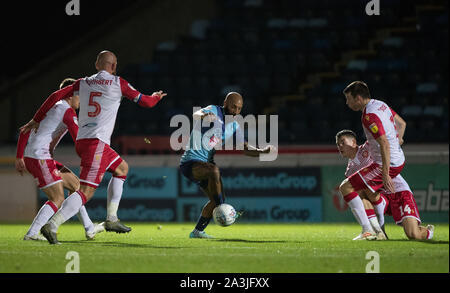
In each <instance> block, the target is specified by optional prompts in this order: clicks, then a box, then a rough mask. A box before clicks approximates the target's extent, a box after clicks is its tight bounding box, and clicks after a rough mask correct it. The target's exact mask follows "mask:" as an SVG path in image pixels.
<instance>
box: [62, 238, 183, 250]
mask: <svg viewBox="0 0 450 293" xmlns="http://www.w3.org/2000/svg"><path fill="white" fill-rule="evenodd" d="M60 242H61V244H86V245H98V246H111V247H129V248H158V249H181V248H187V247H180V246H156V245H152V244H138V243H123V242H115V241H109V242H105V241H102V242H100V241H87V240H79V241H60Z"/></svg>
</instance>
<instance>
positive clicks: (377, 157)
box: [361, 99, 405, 167]
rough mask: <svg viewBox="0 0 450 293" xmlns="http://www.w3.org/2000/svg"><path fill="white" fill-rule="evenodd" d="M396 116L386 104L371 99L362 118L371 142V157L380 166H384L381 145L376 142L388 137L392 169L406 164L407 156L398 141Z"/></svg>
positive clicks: (367, 136) (365, 131)
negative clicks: (380, 138) (379, 138)
mask: <svg viewBox="0 0 450 293" xmlns="http://www.w3.org/2000/svg"><path fill="white" fill-rule="evenodd" d="M395 115H396V113H395V112H394V111H393V110H392V109H391V108H389V106H388V105H386V103H384V102H382V101H379V100H375V99H371V100H370V101H369V103H368V104H367V106H366V107H365V109H364V111H363V114H362V117H361V120H362V124H363V129H364V133H365V134H366V138H367V140H368V142H369V147H370V155H371V157H372V159H373V160H374V162H375V163H377V164H379V165H382V159H381V151H380V145H379V144H378V142H377V141H376V140H377V138H378V137H380V136H382V135H386V138H387V140H388V142H389V148H390V160H391V167H398V166H401V165H403V164H404V162H405V155H404V154H403V150H402V148H401V147H400V143H399V141H398V133H397V129H396V126H395V120H394V116H395Z"/></svg>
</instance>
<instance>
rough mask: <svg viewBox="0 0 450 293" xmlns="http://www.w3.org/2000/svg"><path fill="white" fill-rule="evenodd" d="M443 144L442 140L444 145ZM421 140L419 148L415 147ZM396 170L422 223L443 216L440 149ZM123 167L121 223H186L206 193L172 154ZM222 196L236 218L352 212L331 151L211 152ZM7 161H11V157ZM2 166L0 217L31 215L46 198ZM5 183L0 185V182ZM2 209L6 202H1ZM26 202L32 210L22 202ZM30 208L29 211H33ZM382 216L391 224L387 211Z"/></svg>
mask: <svg viewBox="0 0 450 293" xmlns="http://www.w3.org/2000/svg"><path fill="white" fill-rule="evenodd" d="M447 147H448V146H447ZM423 149H424V148H423V146H422V150H423ZM71 152H72V150H70V149H67V152H66V153H65V154H64V151H63V152H62V153H61V152H60V153H59V154H57V155H56V158H57V159H58V160H60V161H62V162H65V163H66V164H67V165H68V166H69V167H71V169H72V170H73V171H74V172H75V174H78V172H79V169H78V167H76V166H77V164H78V158H77V157H76V156H74V155H73V154H71ZM406 155H407V161H408V163H407V164H406V166H405V169H404V170H403V172H402V175H403V176H404V177H405V179H406V180H407V181H408V183H409V184H410V187H411V189H412V191H413V192H414V195H415V198H416V202H417V205H418V208H419V212H420V216H421V218H422V220H423V221H424V222H425V223H436V222H448V221H449V219H448V178H449V177H448V176H449V174H448V171H449V165H448V151H431V152H424V151H419V148H418V149H417V150H414V148H409V151H408V152H406ZM124 159H125V160H126V161H127V162H128V163H129V165H130V172H129V174H128V178H127V180H126V182H125V185H124V195H123V197H122V202H121V205H120V209H119V217H120V218H121V219H123V220H126V221H152V222H193V221H196V220H197V218H198V216H199V214H200V211H201V208H202V207H203V205H204V204H205V203H206V197H205V196H204V195H203V194H202V193H201V192H200V190H199V189H198V187H197V186H196V185H195V184H192V183H191V182H189V181H188V180H186V179H185V178H184V177H183V176H182V175H181V174H180V172H179V170H178V163H179V159H180V156H179V155H145V156H124ZM215 161H216V163H217V165H218V166H220V168H221V172H222V177H223V183H224V190H225V196H226V197H227V200H226V201H227V202H228V203H230V204H232V205H233V206H234V207H235V208H236V209H237V210H244V211H245V213H244V215H243V217H242V219H241V221H242V222H286V223H300V222H351V221H354V220H353V216H352V214H351V212H350V211H349V209H348V206H347V205H346V203H345V202H344V201H343V200H342V199H341V196H340V195H339V192H338V186H339V184H340V182H341V181H342V180H343V178H344V177H343V176H344V175H343V174H344V171H345V165H346V160H344V159H342V158H341V157H340V156H339V155H338V154H337V153H320V154H318V153H312V154H311V153H308V154H281V155H279V157H278V159H277V160H276V161H275V162H259V161H258V160H257V159H256V158H249V157H244V156H240V155H217V156H216V160H215ZM12 162H13V161H12ZM7 165H8V164H4V165H3V166H4V168H3V172H2V173H0V180H1V182H3V183H4V185H3V186H9V189H6V190H3V191H2V192H1V193H2V195H1V196H0V202H1V203H2V204H1V208H3V209H5V212H2V213H1V216H0V221H14V220H16V221H21V220H31V219H32V218H33V217H34V215H35V213H36V212H37V210H38V207H39V206H40V205H42V204H43V203H44V202H45V201H46V200H47V199H46V197H45V195H44V194H43V193H42V192H37V190H36V186H35V185H34V182H33V180H32V179H31V181H30V178H29V176H28V177H24V178H23V177H20V176H19V175H16V174H14V173H13V172H14V170H13V168H11V166H12V164H9V167H7ZM110 177H111V175H110V174H106V175H105V178H104V180H103V181H102V183H101V185H100V186H99V188H98V190H97V193H96V195H95V197H94V198H93V199H92V200H91V201H89V202H88V203H87V205H86V207H87V209H88V212H89V214H90V216H91V217H92V219H93V220H97V221H99V220H103V219H104V218H105V215H106V189H107V185H108V182H109V179H110ZM6 183H7V184H6ZM5 207H8V208H5ZM30 207H32V208H30ZM33 208H34V209H33ZM387 221H388V222H389V221H390V222H392V219H391V218H390V217H387Z"/></svg>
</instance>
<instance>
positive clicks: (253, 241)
mask: <svg viewBox="0 0 450 293" xmlns="http://www.w3.org/2000/svg"><path fill="white" fill-rule="evenodd" d="M210 240H212V241H221V242H244V243H305V242H306V241H287V240H248V239H235V238H234V239H233V238H232V239H225V238H222V239H217V238H216V239H210Z"/></svg>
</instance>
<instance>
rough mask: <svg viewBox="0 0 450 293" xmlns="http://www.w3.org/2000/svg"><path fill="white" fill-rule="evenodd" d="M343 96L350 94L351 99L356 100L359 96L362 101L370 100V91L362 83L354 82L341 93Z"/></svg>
mask: <svg viewBox="0 0 450 293" xmlns="http://www.w3.org/2000/svg"><path fill="white" fill-rule="evenodd" d="M343 93H344V94H351V95H352V97H354V98H356V96H357V95H360V96H361V97H363V98H364V99H370V91H369V87H368V86H367V84H366V83H365V82H363V81H359V80H358V81H354V82H352V83H351V84H349V85H348V86H347V87H346V88H345V89H344V91H343Z"/></svg>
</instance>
